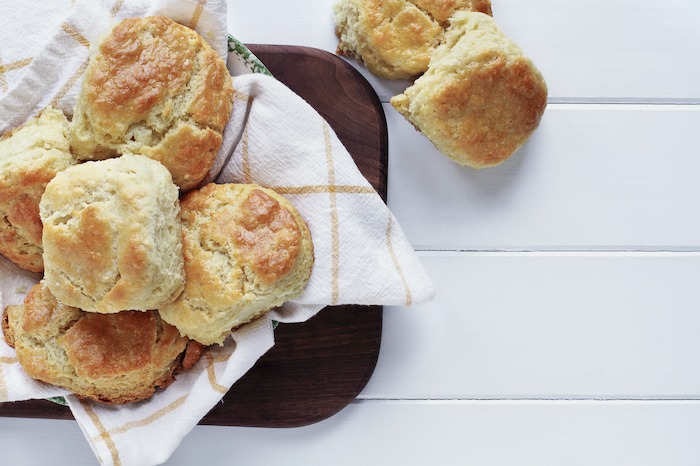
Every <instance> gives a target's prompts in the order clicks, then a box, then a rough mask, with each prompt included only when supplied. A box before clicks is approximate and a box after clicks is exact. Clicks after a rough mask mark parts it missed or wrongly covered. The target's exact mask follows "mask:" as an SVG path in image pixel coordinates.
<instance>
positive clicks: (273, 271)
mask: <svg viewBox="0 0 700 466" xmlns="http://www.w3.org/2000/svg"><path fill="white" fill-rule="evenodd" d="M239 189H240V185H217V184H209V185H207V186H205V187H203V188H201V189H200V190H199V191H195V192H192V193H191V194H189V195H188V196H187V197H186V198H185V199H184V200H183V202H182V218H183V221H185V222H190V223H193V224H194V223H197V220H196V217H197V216H198V215H199V213H200V212H204V211H211V215H212V217H211V219H212V220H211V221H210V222H207V223H205V224H204V225H202V226H201V231H202V237H204V238H208V239H210V240H211V241H213V242H214V243H216V244H222V245H225V244H232V245H234V246H235V248H234V251H235V255H236V258H237V260H238V262H239V266H245V265H249V266H250V267H251V268H252V270H253V271H254V272H255V273H256V274H257V275H258V276H259V278H260V279H262V280H263V281H265V282H267V283H272V282H274V281H276V280H278V279H280V278H281V277H284V276H285V275H286V274H287V273H289V271H290V270H291V269H292V267H293V266H294V263H295V261H296V259H297V256H298V254H299V248H300V244H301V235H302V233H301V230H300V228H299V225H298V224H297V221H296V219H295V218H294V215H293V214H292V213H290V211H289V210H288V209H287V208H285V207H284V206H282V205H281V204H280V203H279V201H277V200H276V199H274V198H273V197H271V196H270V195H269V194H267V193H266V192H264V191H262V190H260V189H254V190H252V191H250V192H249V193H248V194H247V197H246V198H245V199H244V200H241V201H239V202H240V204H239V205H238V207H234V206H232V205H231V203H230V202H229V201H230V199H231V196H236V191H237V190H239ZM185 249H186V250H187V249H190V250H192V249H191V248H188V247H187V246H186V247H185ZM187 262H188V261H187V258H186V267H187V266H188V264H187ZM193 265H194V264H192V261H190V264H189V266H190V267H192V266H193ZM186 286H187V285H186Z"/></svg>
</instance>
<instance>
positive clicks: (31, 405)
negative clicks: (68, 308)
mask: <svg viewBox="0 0 700 466" xmlns="http://www.w3.org/2000/svg"><path fill="white" fill-rule="evenodd" d="M249 48H250V50H251V51H252V52H253V53H254V54H255V55H256V56H257V57H258V58H259V59H260V60H261V61H262V62H263V63H264V64H265V65H266V66H267V68H268V69H269V70H270V71H271V72H272V74H273V75H274V76H275V77H276V78H277V79H279V80H280V81H282V82H283V83H285V84H286V85H287V86H289V87H290V88H291V89H292V90H293V91H294V92H296V93H297V94H298V95H300V96H301V97H303V98H304V99H306V100H307V101H308V102H309V103H310V104H311V105H312V106H313V107H314V108H315V109H316V110H317V111H318V112H319V113H320V114H321V115H322V116H323V117H324V118H325V119H326V120H327V121H328V123H329V124H330V125H331V127H332V128H333V129H334V130H335V132H336V133H337V135H338V137H339V138H340V140H341V141H342V142H343V144H344V145H345V147H346V148H347V149H348V151H349V152H350V154H351V155H352V156H353V158H354V159H355V162H356V163H357V166H358V167H359V169H360V170H361V171H362V173H363V174H364V176H365V177H366V178H367V179H368V181H369V182H370V183H371V184H372V186H374V188H375V189H376V190H377V192H379V194H380V195H381V196H382V198H384V199H385V200H386V180H387V130H386V120H385V118H384V112H383V110H382V106H381V103H380V101H379V99H378V97H377V95H376V94H375V92H374V90H373V89H372V87H371V86H370V85H369V84H368V83H367V81H366V80H365V79H364V78H363V77H362V76H361V75H360V74H359V73H358V72H357V71H356V70H355V69H354V68H353V67H351V66H350V65H349V64H347V63H346V62H344V61H343V60H342V59H340V58H338V57H336V56H335V55H333V54H331V53H328V52H325V51H322V50H318V49H312V48H307V47H294V46H276V45H250V46H249ZM381 333H382V308H381V307H380V306H336V307H327V308H325V309H323V310H322V311H321V312H320V313H319V314H318V315H316V316H315V317H313V318H312V319H310V320H309V321H307V322H304V323H301V324H281V325H280V326H279V327H277V329H276V330H275V346H274V347H273V348H272V349H271V350H270V351H269V352H268V353H267V354H266V355H265V356H263V357H262V358H261V359H260V360H259V361H258V363H257V364H256V365H255V367H253V369H251V370H250V371H249V372H248V373H247V374H246V375H245V376H244V377H243V378H242V379H241V380H239V381H238V382H237V383H236V384H234V386H233V387H232V389H231V390H230V391H229V392H228V394H226V396H224V399H223V403H219V404H217V405H216V407H214V409H212V410H211V412H209V414H207V415H206V416H205V417H204V418H203V419H202V421H201V422H200V423H201V424H209V425H230V426H256V427H296V426H303V425H308V424H312V423H315V422H318V421H320V420H322V419H325V418H327V417H329V416H331V415H333V414H335V413H337V412H338V411H340V410H341V409H342V408H344V407H345V406H346V405H347V404H349V403H350V402H351V401H352V400H354V399H355V397H356V396H357V395H358V394H359V393H360V391H361V390H362V389H363V388H364V386H365V385H366V384H367V381H368V380H369V378H370V376H371V375H372V372H373V371H374V367H375V365H376V362H377V355H378V354H379V345H380V341H381ZM0 416H12V417H34V418H55V419H71V418H72V416H71V413H70V411H69V410H68V408H66V407H63V406H59V405H56V404H54V403H51V402H49V401H44V400H32V401H25V402H17V403H4V404H0Z"/></svg>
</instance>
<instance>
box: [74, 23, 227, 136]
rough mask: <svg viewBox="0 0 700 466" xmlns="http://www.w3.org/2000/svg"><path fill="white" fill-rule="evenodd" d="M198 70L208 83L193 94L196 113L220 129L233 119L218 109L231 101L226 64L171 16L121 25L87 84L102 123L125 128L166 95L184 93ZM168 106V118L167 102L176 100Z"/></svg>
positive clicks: (95, 59) (90, 71) (198, 118)
mask: <svg viewBox="0 0 700 466" xmlns="http://www.w3.org/2000/svg"><path fill="white" fill-rule="evenodd" d="M199 73H203V76H202V79H203V80H204V81H205V82H206V83H207V86H201V87H200V90H199V94H198V95H196V96H194V98H193V101H192V103H191V105H190V109H191V110H192V117H193V119H194V120H195V121H197V122H199V123H201V124H203V125H205V126H209V127H211V128H212V129H215V130H218V131H222V130H223V128H224V126H225V125H226V122H227V121H228V117H229V115H228V114H227V113H226V112H225V111H220V110H221V108H226V106H227V104H224V102H225V100H226V99H230V95H229V94H230V92H229V89H228V88H227V87H226V79H230V78H228V72H227V70H226V67H225V65H224V64H223V61H222V60H221V59H220V58H219V56H218V55H217V54H216V52H215V51H214V50H213V49H211V47H209V46H208V44H206V42H204V41H203V40H202V38H201V36H199V34H197V33H196V32H195V31H193V30H191V29H189V28H187V27H185V26H183V25H181V24H178V23H175V22H174V21H172V20H170V19H168V18H164V17H161V16H151V17H146V18H128V19H125V20H124V21H121V22H120V23H118V24H117V25H116V26H115V27H114V28H113V29H112V32H111V34H110V35H109V36H108V37H107V38H105V40H104V41H103V42H102V43H101V44H100V46H99V53H97V54H96V55H95V56H94V57H93V62H92V63H91V66H90V68H89V69H88V72H87V73H86V78H85V79H86V84H85V85H86V88H87V91H88V92H87V97H88V100H89V101H90V102H91V106H92V110H93V112H94V114H95V117H96V118H97V119H98V120H100V124H102V125H105V126H109V124H110V123H112V124H115V125H118V126H119V127H120V129H123V128H122V126H128V125H129V124H130V123H132V122H138V121H141V120H142V119H143V118H144V117H145V116H146V115H147V114H148V113H149V112H150V111H151V110H152V109H153V108H154V107H155V106H156V105H158V104H160V103H161V102H163V101H164V100H165V99H166V97H173V96H175V95H177V94H179V93H181V92H183V91H184V87H185V86H186V84H187V83H188V81H189V80H190V79H191V77H192V75H193V74H199ZM217 93H221V96H217V95H216V94H217ZM216 97H220V98H216ZM165 105H166V108H164V109H162V110H163V114H164V116H165V117H166V118H167V116H168V114H169V113H172V111H173V109H172V108H167V106H170V107H172V106H173V105H174V104H173V103H172V102H168V103H166V104H165Z"/></svg>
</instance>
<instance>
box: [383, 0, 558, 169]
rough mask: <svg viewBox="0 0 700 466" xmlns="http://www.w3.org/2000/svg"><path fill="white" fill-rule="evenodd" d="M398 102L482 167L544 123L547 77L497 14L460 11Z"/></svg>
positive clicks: (460, 157)
mask: <svg viewBox="0 0 700 466" xmlns="http://www.w3.org/2000/svg"><path fill="white" fill-rule="evenodd" d="M391 103H392V105H393V106H394V107H395V108H396V109H397V110H398V111H399V112H401V113H402V114H403V115H404V116H406V117H407V118H408V119H409V121H411V122H412V123H413V124H414V125H415V126H416V127H417V128H419V130H420V131H421V132H422V133H423V134H425V135H426V136H427V137H428V138H430V140H431V141H432V142H433V143H434V144H435V145H436V147H437V148H438V149H439V150H440V151H441V152H443V153H445V154H446V155H449V156H450V157H452V158H453V159H455V160H456V161H457V162H459V163H461V164H467V165H470V166H472V167H474V168H482V167H489V166H494V165H497V164H499V163H501V162H503V161H504V160H506V159H507V158H508V157H510V156H511V155H512V154H513V153H514V152H515V151H516V150H517V149H518V148H519V147H521V146H522V145H523V144H524V143H525V141H526V140H527V139H528V137H529V136H530V134H532V132H533V131H534V130H535V129H536V128H537V126H538V125H539V122H540V119H541V117H542V114H543V113H544V110H545V108H546V106H547V85H546V83H545V81H544V78H543V77H542V75H541V73H540V72H539V71H538V70H537V68H535V66H534V64H533V63H532V61H531V60H530V59H529V58H527V57H526V56H524V55H523V52H522V50H521V49H520V47H518V46H517V44H515V42H513V41H512V40H511V39H510V38H508V37H507V36H506V35H505V34H504V33H503V32H502V31H501V30H500V28H499V27H498V25H497V24H496V23H495V21H494V20H493V18H491V17H490V16H488V15H485V14H482V13H474V12H458V13H456V14H455V15H454V16H453V17H452V19H451V28H450V29H448V30H447V32H446V34H445V41H444V42H443V43H442V44H441V45H440V46H439V47H438V48H437V49H436V50H435V52H434V54H433V57H432V59H431V62H430V67H429V69H428V71H427V72H426V73H425V74H424V75H423V76H421V77H420V78H418V79H417V80H416V81H415V83H414V84H413V86H411V87H409V88H408V89H406V91H405V92H404V94H402V95H399V96H396V97H394V98H392V99H391Z"/></svg>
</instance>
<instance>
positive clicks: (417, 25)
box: [363, 0, 442, 77]
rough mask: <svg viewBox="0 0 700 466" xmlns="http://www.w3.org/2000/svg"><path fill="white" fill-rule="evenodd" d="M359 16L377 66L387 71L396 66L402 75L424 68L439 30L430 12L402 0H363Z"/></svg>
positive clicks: (415, 72) (437, 37)
mask: <svg viewBox="0 0 700 466" xmlns="http://www.w3.org/2000/svg"><path fill="white" fill-rule="evenodd" d="M363 20H364V21H363V22H364V27H365V28H366V30H367V31H368V33H369V41H370V44H369V45H370V46H371V47H372V49H373V51H374V53H376V56H377V59H378V61H379V65H378V66H379V67H380V68H379V70H381V68H383V67H386V68H387V71H388V72H389V73H391V72H392V71H393V72H395V71H396V70H395V69H394V68H399V69H402V71H401V74H403V75H404V76H406V77H408V76H411V75H417V74H419V73H421V72H422V71H424V70H425V68H427V65H428V62H429V61H430V53H431V52H432V49H433V47H435V46H436V45H437V41H438V40H439V37H440V34H441V33H442V28H441V27H440V25H438V24H437V23H436V22H434V21H433V20H432V19H431V18H430V16H428V15H427V14H425V13H424V12H423V11H421V10H420V9H419V8H416V7H414V6H413V5H411V4H409V3H407V2H405V1H403V0H402V1H396V0H391V1H388V2H387V1H381V0H370V1H368V2H365V10H364V11H363ZM364 58H365V59H367V58H368V57H367V55H364ZM368 65H369V63H368ZM379 70H377V71H379ZM389 70H391V71H389ZM380 73H381V71H380Z"/></svg>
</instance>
